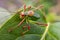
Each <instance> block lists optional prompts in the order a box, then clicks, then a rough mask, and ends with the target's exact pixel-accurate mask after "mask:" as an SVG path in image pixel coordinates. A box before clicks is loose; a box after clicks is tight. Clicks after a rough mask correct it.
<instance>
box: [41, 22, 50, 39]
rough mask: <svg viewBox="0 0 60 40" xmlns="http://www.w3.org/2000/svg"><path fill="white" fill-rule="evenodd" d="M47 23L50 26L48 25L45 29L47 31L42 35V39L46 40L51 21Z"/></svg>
mask: <svg viewBox="0 0 60 40" xmlns="http://www.w3.org/2000/svg"><path fill="white" fill-rule="evenodd" d="M47 24H48V26H47V28H46V29H45V32H44V33H43V35H42V37H41V39H40V40H44V38H45V36H46V34H47V32H48V29H49V25H50V23H49V22H48V23H47Z"/></svg>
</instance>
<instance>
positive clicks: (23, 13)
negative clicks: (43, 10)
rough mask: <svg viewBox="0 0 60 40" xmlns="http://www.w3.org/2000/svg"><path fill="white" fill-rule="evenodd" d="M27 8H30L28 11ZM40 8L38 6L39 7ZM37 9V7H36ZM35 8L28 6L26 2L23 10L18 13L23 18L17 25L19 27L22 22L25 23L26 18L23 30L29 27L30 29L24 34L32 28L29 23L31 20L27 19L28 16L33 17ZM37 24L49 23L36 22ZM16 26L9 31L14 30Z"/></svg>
mask: <svg viewBox="0 0 60 40" xmlns="http://www.w3.org/2000/svg"><path fill="white" fill-rule="evenodd" d="M26 9H28V10H27V11H26ZM37 9H38V8H37ZM34 10H35V9H34ZM34 10H31V6H28V7H26V5H25V4H24V7H23V11H22V12H20V13H18V14H19V15H20V18H21V19H22V20H21V21H20V23H19V24H18V25H17V27H20V25H21V24H23V22H24V21H25V20H26V25H24V26H23V30H24V29H25V28H26V27H28V29H27V30H26V31H24V32H23V33H22V34H25V33H26V32H28V31H29V30H30V29H31V28H30V25H29V21H28V20H27V18H28V17H32V16H34V14H35V13H34ZM35 24H38V25H41V26H47V24H43V23H40V22H36V23H35ZM14 29H15V28H10V29H9V30H8V32H11V31H13V30H14Z"/></svg>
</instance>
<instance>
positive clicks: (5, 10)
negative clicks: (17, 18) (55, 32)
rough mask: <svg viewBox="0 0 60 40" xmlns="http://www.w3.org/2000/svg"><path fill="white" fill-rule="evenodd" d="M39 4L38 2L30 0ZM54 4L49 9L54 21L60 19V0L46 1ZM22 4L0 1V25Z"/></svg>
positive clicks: (19, 0) (20, 1)
mask: <svg viewBox="0 0 60 40" xmlns="http://www.w3.org/2000/svg"><path fill="white" fill-rule="evenodd" d="M32 1H34V2H39V0H32ZM47 1H52V2H54V5H53V6H52V7H51V8H50V9H49V11H50V12H54V15H55V14H56V15H57V18H56V19H58V20H59V19H60V17H59V16H60V0H47ZM23 4H24V2H23V0H0V25H1V24H2V23H3V22H5V20H7V19H8V18H9V17H10V16H11V15H12V13H14V12H15V11H16V10H18V9H19V8H20V7H22V5H23Z"/></svg>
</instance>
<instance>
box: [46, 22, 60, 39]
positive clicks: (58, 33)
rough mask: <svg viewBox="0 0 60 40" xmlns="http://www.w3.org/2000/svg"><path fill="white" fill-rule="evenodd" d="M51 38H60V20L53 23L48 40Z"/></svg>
mask: <svg viewBox="0 0 60 40" xmlns="http://www.w3.org/2000/svg"><path fill="white" fill-rule="evenodd" d="M49 38H50V39H49ZM51 39H52V40H60V22H55V23H52V24H51V26H50V28H49V31H48V36H47V37H46V40H51Z"/></svg>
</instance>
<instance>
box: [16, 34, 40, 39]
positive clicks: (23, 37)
mask: <svg viewBox="0 0 60 40" xmlns="http://www.w3.org/2000/svg"><path fill="white" fill-rule="evenodd" d="M16 40H40V36H39V35H36V34H28V35H24V36H21V37H18V38H17V39H16Z"/></svg>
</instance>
